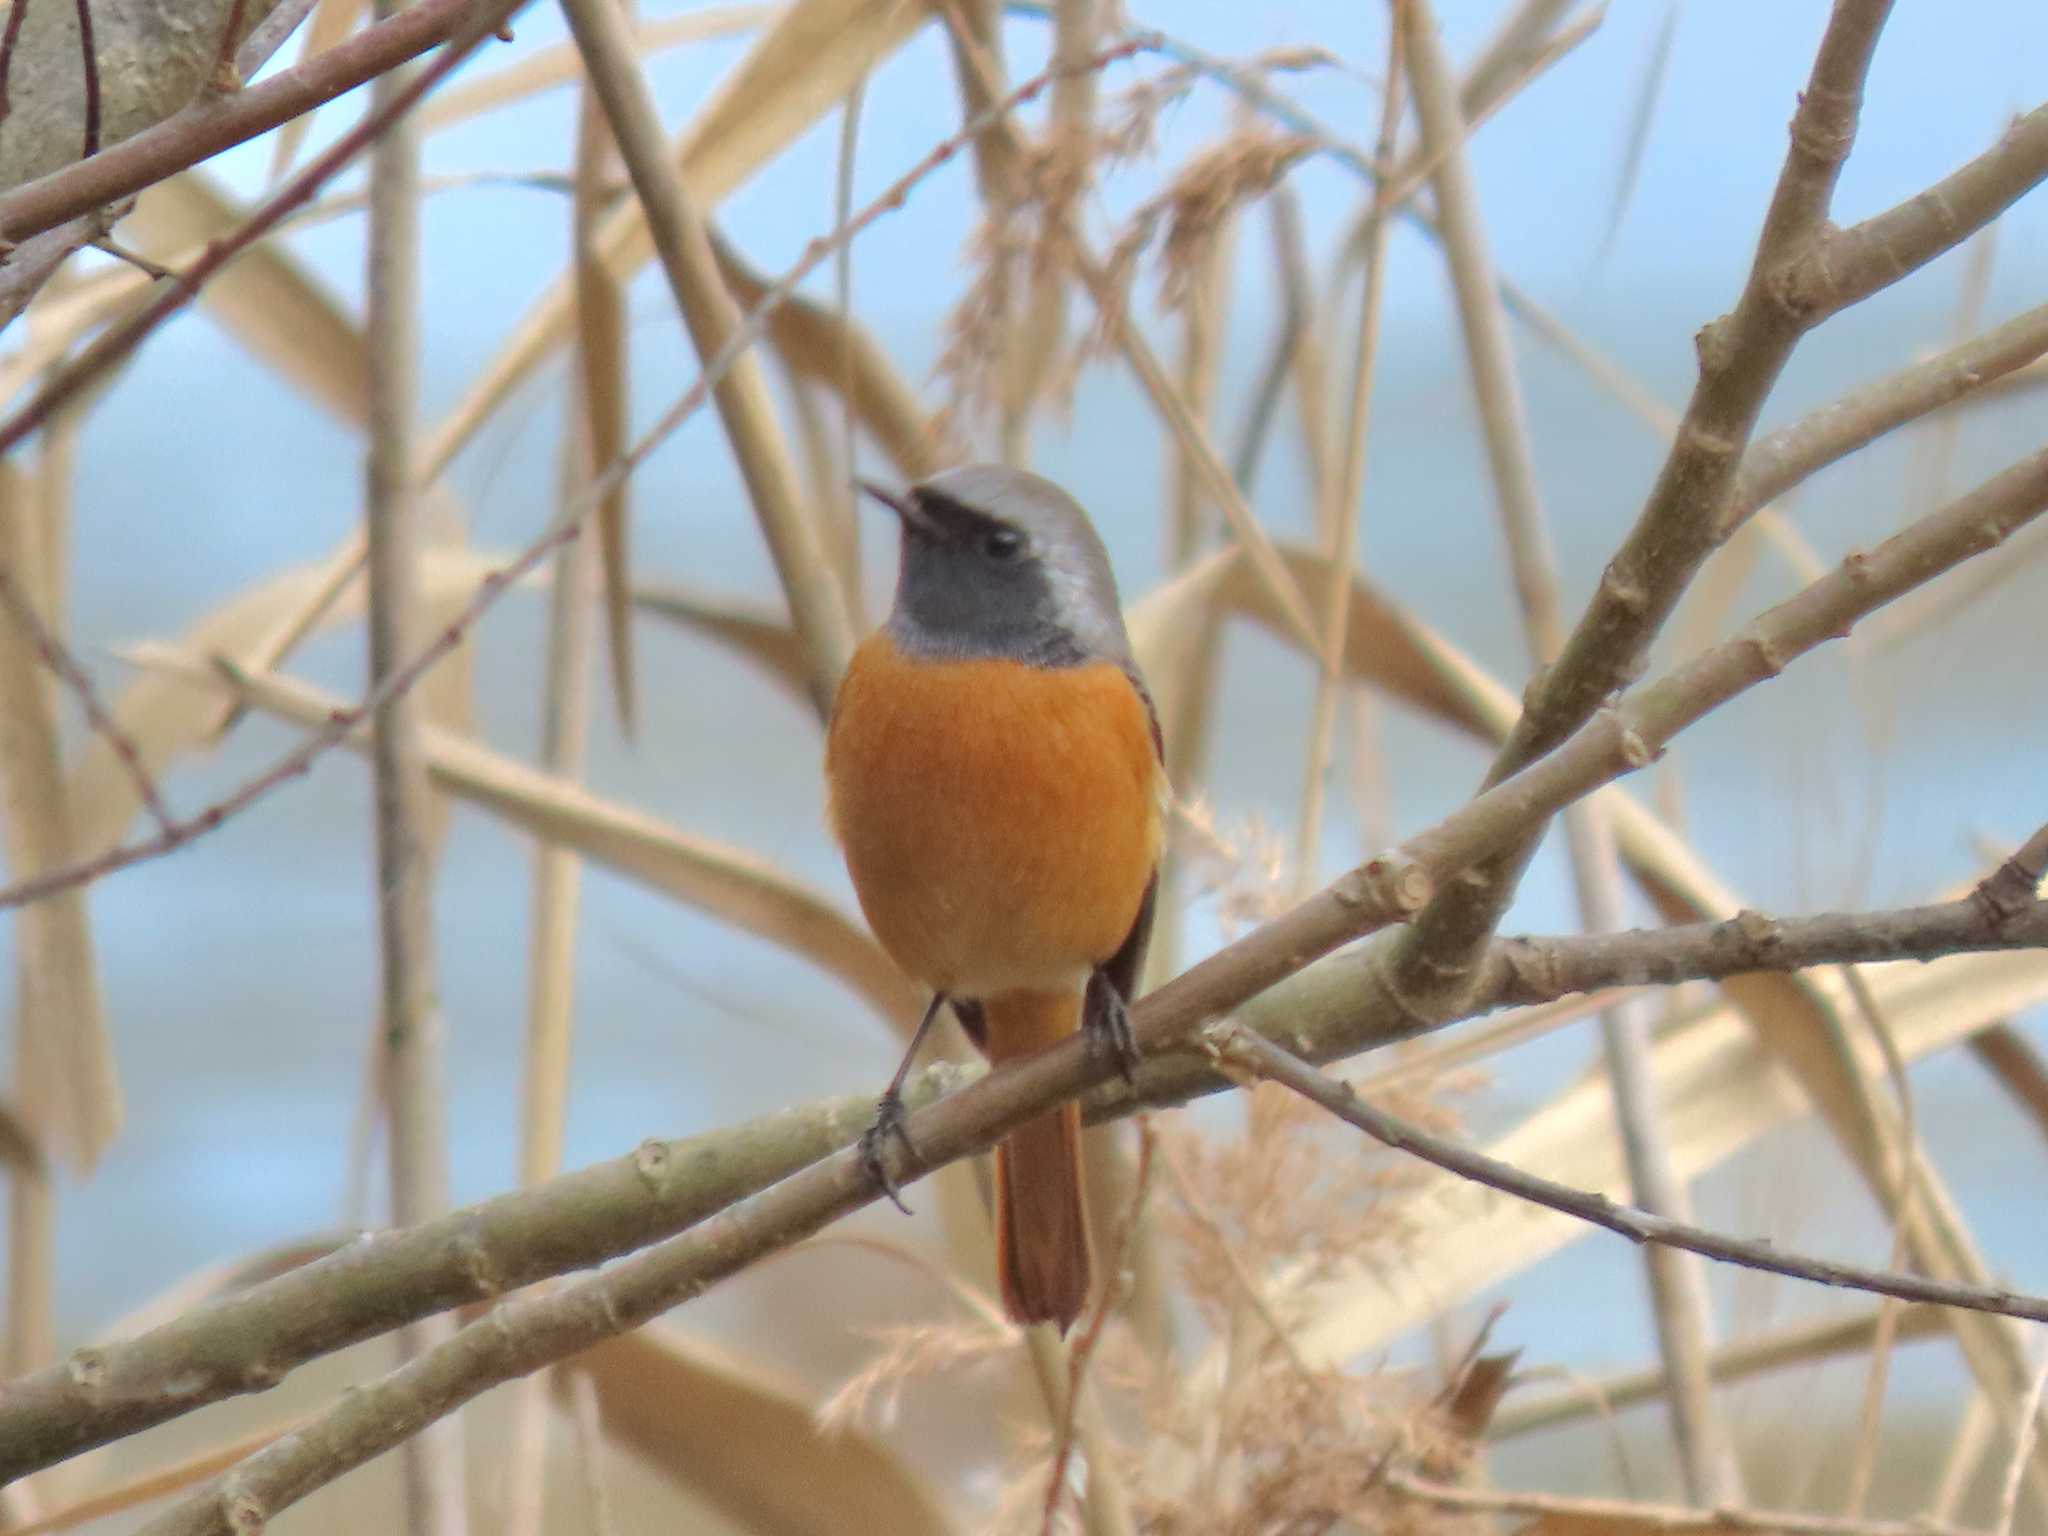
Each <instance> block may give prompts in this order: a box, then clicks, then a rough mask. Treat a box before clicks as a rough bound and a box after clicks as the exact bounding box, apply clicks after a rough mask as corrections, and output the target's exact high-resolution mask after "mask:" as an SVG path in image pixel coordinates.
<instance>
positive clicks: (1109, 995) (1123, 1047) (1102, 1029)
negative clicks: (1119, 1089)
mask: <svg viewBox="0 0 2048 1536" xmlns="http://www.w3.org/2000/svg"><path fill="white" fill-rule="evenodd" d="M1081 1027H1082V1028H1083V1029H1084V1030H1085V1031H1086V1032H1087V1034H1088V1038H1089V1040H1090V1041H1092V1042H1093V1044H1094V1047H1095V1049H1097V1050H1100V1051H1107V1052H1108V1053H1109V1056H1110V1059H1111V1060H1112V1061H1114V1062H1115V1063H1116V1069H1117V1071H1118V1072H1119V1073H1121V1074H1122V1075H1123V1080H1124V1081H1125V1082H1127V1083H1134V1082H1136V1081H1137V1080H1138V1062H1139V1061H1140V1060H1141V1059H1142V1058H1140V1056H1139V1055H1138V1037H1137V1034H1136V1032H1135V1031H1133V1030H1132V1028H1131V1010H1130V1008H1129V1007H1128V1006H1127V1005H1126V1004H1125V1002H1124V1000H1123V994H1121V993H1120V992H1118V991H1117V989H1116V987H1115V986H1114V985H1113V984H1112V983H1111V982H1110V979H1109V977H1108V976H1106V975H1104V974H1103V973H1102V972H1101V971H1097V972H1096V973H1095V974H1094V975H1093V976H1090V977H1089V978H1088V997H1087V1001H1086V1002H1085V1004H1084V1005H1083V1007H1082V1019H1081Z"/></svg>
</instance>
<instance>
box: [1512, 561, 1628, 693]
mask: <svg viewBox="0 0 2048 1536" xmlns="http://www.w3.org/2000/svg"><path fill="white" fill-rule="evenodd" d="M1600 590H1601V593H1602V595H1603V596H1604V597H1605V598H1606V599H1607V601H1608V602H1610V603H1612V604H1613V605H1614V606H1615V607H1617V608H1619V609H1621V610H1622V611H1623V612H1625V613H1628V614H1631V615H1640V614H1642V613H1643V612H1645V611H1646V610H1647V609H1648V608H1649V606H1650V594H1649V592H1648V590H1646V589H1645V588H1644V586H1643V584H1642V582H1640V581H1638V580H1637V579H1636V578H1635V577H1634V576H1633V575H1629V574H1624V573H1623V571H1622V568H1621V565H1620V562H1618V561H1612V560H1610V561H1609V562H1608V564H1607V569H1606V570H1604V571H1602V572H1601V573H1600ZM1526 702H1527V701H1526V697H1525V700H1524V703H1525V706H1526Z"/></svg>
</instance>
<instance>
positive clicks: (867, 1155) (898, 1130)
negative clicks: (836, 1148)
mask: <svg viewBox="0 0 2048 1536" xmlns="http://www.w3.org/2000/svg"><path fill="white" fill-rule="evenodd" d="M891 1136H894V1137H895V1138H896V1139H897V1140H898V1141H900V1142H902V1143H903V1150H904V1151H906V1152H908V1153H909V1154H910V1155H911V1156H912V1157H915V1156H917V1144H916V1143H915V1142H913V1141H912V1140H911V1139H910V1125H909V1116H908V1115H907V1114H906V1113H905V1112H904V1109H903V1095H902V1094H900V1093H898V1092H897V1091H896V1089H895V1088H894V1087H891V1088H890V1089H889V1091H888V1092H886V1093H884V1094H883V1095H882V1096H881V1098H879V1099H878V1100H876V1101H875V1118H874V1121H873V1123H871V1124H870V1125H869V1126H868V1128H867V1129H866V1130H864V1131H862V1132H861V1133H860V1162H861V1166H862V1167H863V1168H865V1169H867V1171H868V1176H869V1177H870V1178H872V1179H873V1180H874V1181H875V1182H876V1183H877V1184H879V1185H881V1186H882V1193H883V1194H885V1195H887V1196H888V1197H889V1199H890V1202H891V1203H892V1204H894V1205H895V1207H896V1209H897V1210H899V1211H901V1212H902V1213H903V1214H904V1215H906V1216H908V1215H909V1214H910V1207H909V1206H907V1205H905V1204H904V1203H903V1192H902V1190H900V1189H898V1188H897V1186H896V1180H895V1178H894V1176H892V1175H891V1174H890V1172H889V1165H888V1162H887V1161H886V1160H885V1159H884V1158H883V1156H882V1153H883V1150H884V1148H885V1147H886V1146H887V1144H888V1141H889V1138H890V1137H891Z"/></svg>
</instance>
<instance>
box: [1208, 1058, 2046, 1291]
mask: <svg viewBox="0 0 2048 1536" xmlns="http://www.w3.org/2000/svg"><path fill="white" fill-rule="evenodd" d="M1203 1041H1204V1043H1205V1044H1206V1045H1208V1047H1209V1048H1210V1049H1211V1050H1212V1051H1213V1052H1214V1053H1215V1055H1216V1059H1217V1061H1218V1062H1219V1064H1221V1066H1222V1067H1223V1069H1224V1070H1225V1071H1233V1070H1234V1071H1236V1072H1238V1073H1242V1074H1246V1075H1249V1076H1251V1077H1255V1078H1265V1079H1267V1080H1269V1081H1271V1082H1275V1083H1279V1084H1280V1085H1281V1086H1282V1087H1284V1088H1290V1089H1292V1090H1293V1091H1294V1092H1296V1093H1298V1094H1300V1095H1301V1096H1302V1097H1303V1098H1305V1099H1309V1100H1311V1101H1313V1102H1314V1103H1316V1104H1319V1105H1321V1106H1322V1107H1323V1108H1324V1109H1326V1110H1328V1111H1329V1112H1330V1113H1331V1114H1333V1115H1335V1116H1336V1117H1337V1118H1338V1119H1340V1120H1342V1121H1344V1122H1345V1123H1347V1124H1349V1125H1353V1126H1356V1127H1357V1128H1358V1129H1359V1130H1361V1131H1363V1132H1365V1134H1366V1135H1368V1136H1370V1137H1372V1139H1373V1140H1375V1141H1377V1142H1379V1143H1381V1144H1382V1145H1383V1146H1387V1147H1391V1148H1392V1149H1393V1150H1394V1151H1396V1152H1406V1153H1409V1154H1410V1155H1412V1156H1414V1157H1418V1158H1420V1159H1422V1161H1424V1162H1426V1163H1431V1164H1434V1165H1435V1166H1436V1167H1438V1168H1441V1169H1443V1170H1444V1171H1445V1172H1446V1173H1451V1174H1455V1175H1456V1176H1457V1177H1459V1178H1461V1179H1470V1180H1472V1181H1473V1182H1474V1183H1476V1184H1484V1185H1485V1186H1486V1187H1487V1188H1489V1189H1497V1190H1499V1191H1500V1192H1501V1193H1502V1194H1504V1195H1513V1196H1514V1197H1515V1198H1516V1199H1518V1200H1527V1201H1529V1202H1531V1203H1532V1204H1535V1205H1542V1206H1548V1207H1549V1208H1550V1209H1552V1210H1555V1211H1562V1212H1564V1213H1565V1214H1566V1215H1567V1216H1574V1217H1577V1218H1578V1219H1579V1220H1580V1221H1584V1222H1588V1223H1590V1224H1592V1225H1593V1226H1596V1227H1604V1228H1606V1229H1607V1230H1608V1231H1609V1232H1614V1233H1617V1234H1619V1235H1620V1236H1622V1237H1625V1238H1627V1239H1628V1240H1629V1241H1630V1242H1632V1243H1661V1244H1663V1245H1665V1246H1666V1247H1671V1248H1681V1249H1684V1250H1685V1251H1686V1252H1688V1253H1697V1254H1700V1255H1701V1256H1703V1257H1705V1258H1709V1259H1718V1260H1720V1261H1721V1262H1722V1263H1725V1264H1738V1265H1741V1266H1742V1267H1743V1268H1745V1269H1756V1270H1761V1271H1763V1272H1764V1273H1766V1274H1772V1275H1784V1276H1787V1277H1788V1278H1790V1279H1794V1280H1810V1281H1812V1282H1813V1283H1814V1284H1816V1285H1830V1286H1839V1287H1842V1288H1844V1289H1847V1290H1855V1291H1868V1292H1870V1293H1871V1294H1873V1295H1877V1296H1896V1297H1898V1298H1899V1299H1900V1300H1902V1301H1925V1302H1933V1303H1936V1304H1938V1305H1941V1306H1947V1307H1962V1308H1966V1309H1967V1310H1969V1311H1973V1312H1994V1313H1999V1314H2002V1315H2004V1316H2008V1317H2026V1318H2032V1319H2034V1320H2036V1321H2040V1322H2048V1298H2043V1297H2033V1296H2023V1295H2020V1294H2018V1293H2016V1292H2013V1291H2007V1290H2001V1289H1998V1288H1995V1287H1986V1286H1976V1285H1957V1284H1954V1283H1953V1282H1950V1281H1946V1280H1931V1279H1927V1278H1925V1277H1923V1276H1920V1275H1911V1274H1900V1273H1897V1272H1896V1271H1893V1270H1885V1269H1869V1268H1866V1267H1864V1266H1863V1265H1860V1264H1839V1263H1836V1262H1835V1261H1834V1260H1832V1259H1817V1258H1811V1257H1808V1256H1807V1255H1804V1254H1796V1253H1790V1252H1787V1251H1786V1250H1784V1249H1781V1248H1779V1247H1777V1246H1776V1245H1774V1244H1773V1243H1771V1242H1770V1241H1769V1240H1768V1239H1764V1238H1756V1239H1748V1238H1739V1237H1730V1236H1728V1235H1727V1234H1725V1233H1721V1232H1714V1231H1710V1230H1708V1229H1707V1228H1705V1227H1696V1226H1692V1225H1690V1224H1689V1223H1686V1222H1682V1221H1672V1220H1670V1219H1669V1218H1667V1217H1663V1216H1658V1215H1654V1214H1653V1213H1651V1212H1649V1211H1645V1210H1640V1209H1638V1208H1636V1207H1635V1206H1630V1205H1622V1204H1620V1203H1619V1202H1618V1201H1614V1200H1610V1199H1608V1198H1607V1196H1605V1195H1602V1194H1598V1193H1595V1192H1594V1191H1591V1190H1584V1189H1573V1188H1572V1187H1571V1186H1570V1185H1568V1184H1560V1183H1558V1182H1556V1181H1555V1180H1554V1179H1546V1178H1543V1177H1541V1176H1539V1175H1537V1174H1533V1173H1529V1172H1526V1171H1524V1170H1523V1169H1520V1168H1517V1167H1515V1166H1514V1165H1513V1164H1511V1163H1504V1162H1502V1161H1501V1160H1500V1159H1499V1158H1495V1157H1489V1156H1487V1155H1486V1154H1485V1153H1484V1152H1480V1151H1478V1150H1476V1149H1474V1148H1471V1147H1465V1146H1460V1145H1458V1144H1457V1143H1456V1142H1453V1141H1449V1140H1446V1139H1445V1138H1444V1137H1441V1136H1437V1135H1435V1134H1433V1133H1432V1132H1429V1131H1425V1130H1424V1129H1422V1127H1420V1126H1418V1125H1411V1124H1410V1123H1409V1122H1407V1121H1406V1120H1403V1119H1401V1118H1400V1117H1399V1116H1397V1115H1390V1114H1388V1113H1387V1112H1386V1111H1385V1110H1382V1109H1377V1108H1375V1107H1374V1106H1373V1105H1371V1104H1369V1103H1367V1102H1366V1101H1365V1100H1364V1099H1362V1098H1360V1097H1359V1096H1358V1094H1357V1093H1356V1092H1354V1091H1353V1089H1352V1087H1351V1085H1350V1084H1349V1083H1345V1082H1341V1081H1339V1080H1338V1079H1337V1078H1334V1077H1331V1076H1330V1075H1329V1074H1328V1073H1326V1072H1318V1071H1317V1070H1316V1069H1315V1068H1314V1067H1312V1066H1310V1065H1309V1064H1308V1063H1307V1062H1305V1061H1303V1060H1302V1059H1301V1058H1300V1057H1299V1056H1296V1055H1295V1054H1294V1053H1293V1052H1291V1051H1288V1050H1285V1049H1283V1048H1282V1047H1280V1046H1278V1045H1275V1044H1274V1043H1273V1042H1272V1041H1271V1040H1269V1039H1267V1038H1266V1037H1265V1036H1263V1035H1257V1034H1253V1033H1252V1032H1251V1031H1249V1030H1247V1029H1245V1028H1243V1027H1242V1026H1241V1025H1237V1024H1231V1023H1221V1024H1215V1025H1212V1026H1210V1027H1209V1028H1208V1029H1206V1030H1204V1031H1203Z"/></svg>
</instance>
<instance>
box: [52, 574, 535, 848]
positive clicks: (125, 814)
mask: <svg viewBox="0 0 2048 1536" xmlns="http://www.w3.org/2000/svg"><path fill="white" fill-rule="evenodd" d="M359 548H360V546H359V545H357V544H356V543H355V542H354V541H353V540H350V541H347V542H345V543H344V546H343V548H342V549H341V550H339V551H337V553H336V555H335V556H333V557H330V558H329V559H328V560H326V561H322V562H320V563H318V564H313V565H303V566H295V567H293V568H291V569H290V570H286V571H283V572H280V573H279V574H278V575H276V576H273V577H271V578H269V579H268V580H266V581H263V582H261V583H259V584H258V585H256V586H253V587H250V588H248V589H247V590H246V591H243V592H241V593H239V594H237V595H236V596H234V597H232V598H230V599H228V601H226V602H225V603H222V604H220V605H219V606H218V607H216V608H215V609H213V611H212V612H210V613H207V614H205V615H203V616H202V617H200V618H199V619H197V620H196V621H194V622H193V624H192V625H191V626H190V627H189V628H187V629H186V630H185V632H184V634H183V636H182V637H181V638H180V641H179V644H180V647H181V648H182V649H184V650H187V651H190V652H191V653H193V654H195V655H200V656H221V657H225V658H226V659H227V660H229V661H230V662H231V663H233V664H234V665H235V666H236V667H237V668H238V669H240V670H242V671H247V672H262V671H267V670H268V669H269V668H270V667H272V666H273V665H275V664H276V661H277V659H278V656H279V655H280V654H281V653H282V651H283V650H284V649H285V648H287V643H289V644H296V643H297V641H298V640H300V639H302V638H304V636H305V634H306V633H308V632H309V629H310V628H311V627H319V628H330V627H333V626H336V625H339V624H341V623H343V622H346V621H349V620H352V619H354V618H355V617H357V616H358V615H359V614H360V613H361V611H362V594H361V588H360V584H357V585H356V586H355V587H354V589H353V590H352V591H350V592H349V593H348V594H347V595H346V596H345V597H341V598H338V599H336V600H333V601H323V598H332V597H334V594H335V591H336V588H337V587H338V586H339V582H338V581H337V579H336V578H337V575H338V574H339V573H340V572H341V571H345V570H347V569H351V568H352V567H353V564H354V561H353V560H352V559H350V558H349V556H350V553H351V551H352V550H355V549H359ZM503 564H504V562H503V560H502V559H499V560H496V561H493V560H491V559H489V558H486V557H485V556H483V555H481V554H478V553H477V552H475V551H473V550H468V549H464V548H461V547H459V546H454V545H451V544H450V543H449V542H447V540H446V539H445V538H444V539H437V540H435V541H434V542H432V543H431V544H430V545H429V547H428V551H427V558H426V560H425V562H424V565H423V569H422V570H421V573H420V580H421V585H422V602H423V605H424V606H425V608H426V610H427V612H428V613H429V615H431V616H432V618H433V620H434V621H435V622H436V623H445V622H446V621H447V619H448V618H450V617H452V616H453V613H454V610H455V609H456V608H457V607H459V606H460V605H461V604H462V603H464V602H466V601H467V600H468V599H469V597H470V595H471V594H472V593H473V592H474V591H475V590H476V586H477V583H478V582H480V581H482V580H483V579H484V578H485V577H486V576H488V575H489V574H490V573H491V572H492V571H495V570H499V569H501V568H502V567H503ZM459 649H460V650H464V651H467V650H469V649H470V647H460V648H459ZM453 660H454V658H448V659H447V660H444V661H443V662H442V664H441V667H436V668H435V669H434V670H433V671H432V672H430V673H429V674H428V675H427V676H426V677H425V678H424V679H422V681H421V683H420V686H421V687H422V688H423V689H426V690H427V691H428V699H429V703H428V709H427V713H428V716H429V718H431V719H433V720H434V721H435V722H436V723H437V724H440V725H443V726H444V727H446V728H448V729H462V728H464V722H465V721H466V719H467V714H468V711H469V708H470V705H469V702H468V701H469V685H468V683H467V681H466V680H465V673H466V669H467V667H468V665H469V663H468V662H467V661H466V660H465V661H463V662H461V663H458V664H457V666H456V670H455V671H454V672H452V673H450V674H449V675H447V676H445V677H442V676H437V675H436V674H438V673H440V672H441V671H442V668H445V667H447V666H448V665H449V664H450V662H451V661H453ZM233 708H234V701H233V699H232V698H231V697H229V696H226V695H223V694H222V693H221V692H220V691H219V689H217V688H215V687H213V686H211V685H210V684H208V685H205V686H202V687H199V688H197V689H195V688H194V686H193V685H192V684H191V683H189V682H187V681H185V680H183V679H181V678H179V677H177V676H175V675H173V674H170V673H159V672H150V673H145V674H143V675H142V676H140V677H137V678H135V679H133V680H132V681H131V682H130V683H129V684H128V686H127V687H125V688H123V689H122V690H121V692H120V693H119V694H118V695H117V696H116V697H115V699H114V700H113V703H112V705H111V708H110V711H109V712H110V713H111V714H112V716H113V718H114V721H115V723H116V724H118V725H119V726H120V727H121V728H122V729H123V730H124V731H125V732H126V733H127V735H128V737H129V739H130V740H131V741H133V742H134V743H135V747H136V750H137V753H138V755H139V756H140V758H141V761H142V765H143V768H144V770H145V771H146V772H148V773H149V774H150V775H151V776H152V777H158V776H161V775H162V774H163V773H165V772H166V771H167V770H168V769H169V768H170V767H171V766H172V764H174V763H175V762H176V761H177V760H178V759H179V758H181V757H183V756H184V755H185V754H186V753H188V752H192V751H195V750H197V749H198V748H200V747H204V746H208V745H210V744H211V743H212V742H213V741H214V739H215V737H216V735H217V733H218V732H219V730H220V727H221V724H222V722H223V721H224V720H225V719H226V718H227V717H228V715H229V714H230V713H231V712H232V710H233ZM71 794H72V803H73V805H74V806H75V807H76V815H77V829H76V830H77V835H78V846H79V849H80V851H81V853H82V854H84V855H86V856H90V855H92V854H97V853H102V852H104V851H105V850H106V849H108V848H111V847H113V846H114V845H115V844H116V843H118V842H119V841H120V840H121V837H122V834H123V833H124V832H125V831H126V830H127V828H128V825H129V823H130V822H132V821H133V820H134V819H135V814H136V812H137V811H139V810H140V809H141V808H142V803H141V800H140V797H139V796H138V795H137V794H136V791H135V786H134V784H133V782H132V781H131V779H130V776H129V774H128V772H127V770H126V769H125V768H124V767H123V765H122V763H121V760H120V759H119V758H118V757H117V756H116V755H115V754H114V752H113V750H112V748H111V747H109V746H108V745H107V743H106V742H105V741H104V740H102V739H101V738H99V737H97V736H95V737H94V738H93V739H92V740H91V741H90V742H88V743H87V744H86V747H85V750H84V752H83V753H82V754H81V756H80V758H79V761H78V764H77V766H76V767H75V768H74V769H73V770H72V774H71Z"/></svg>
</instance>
